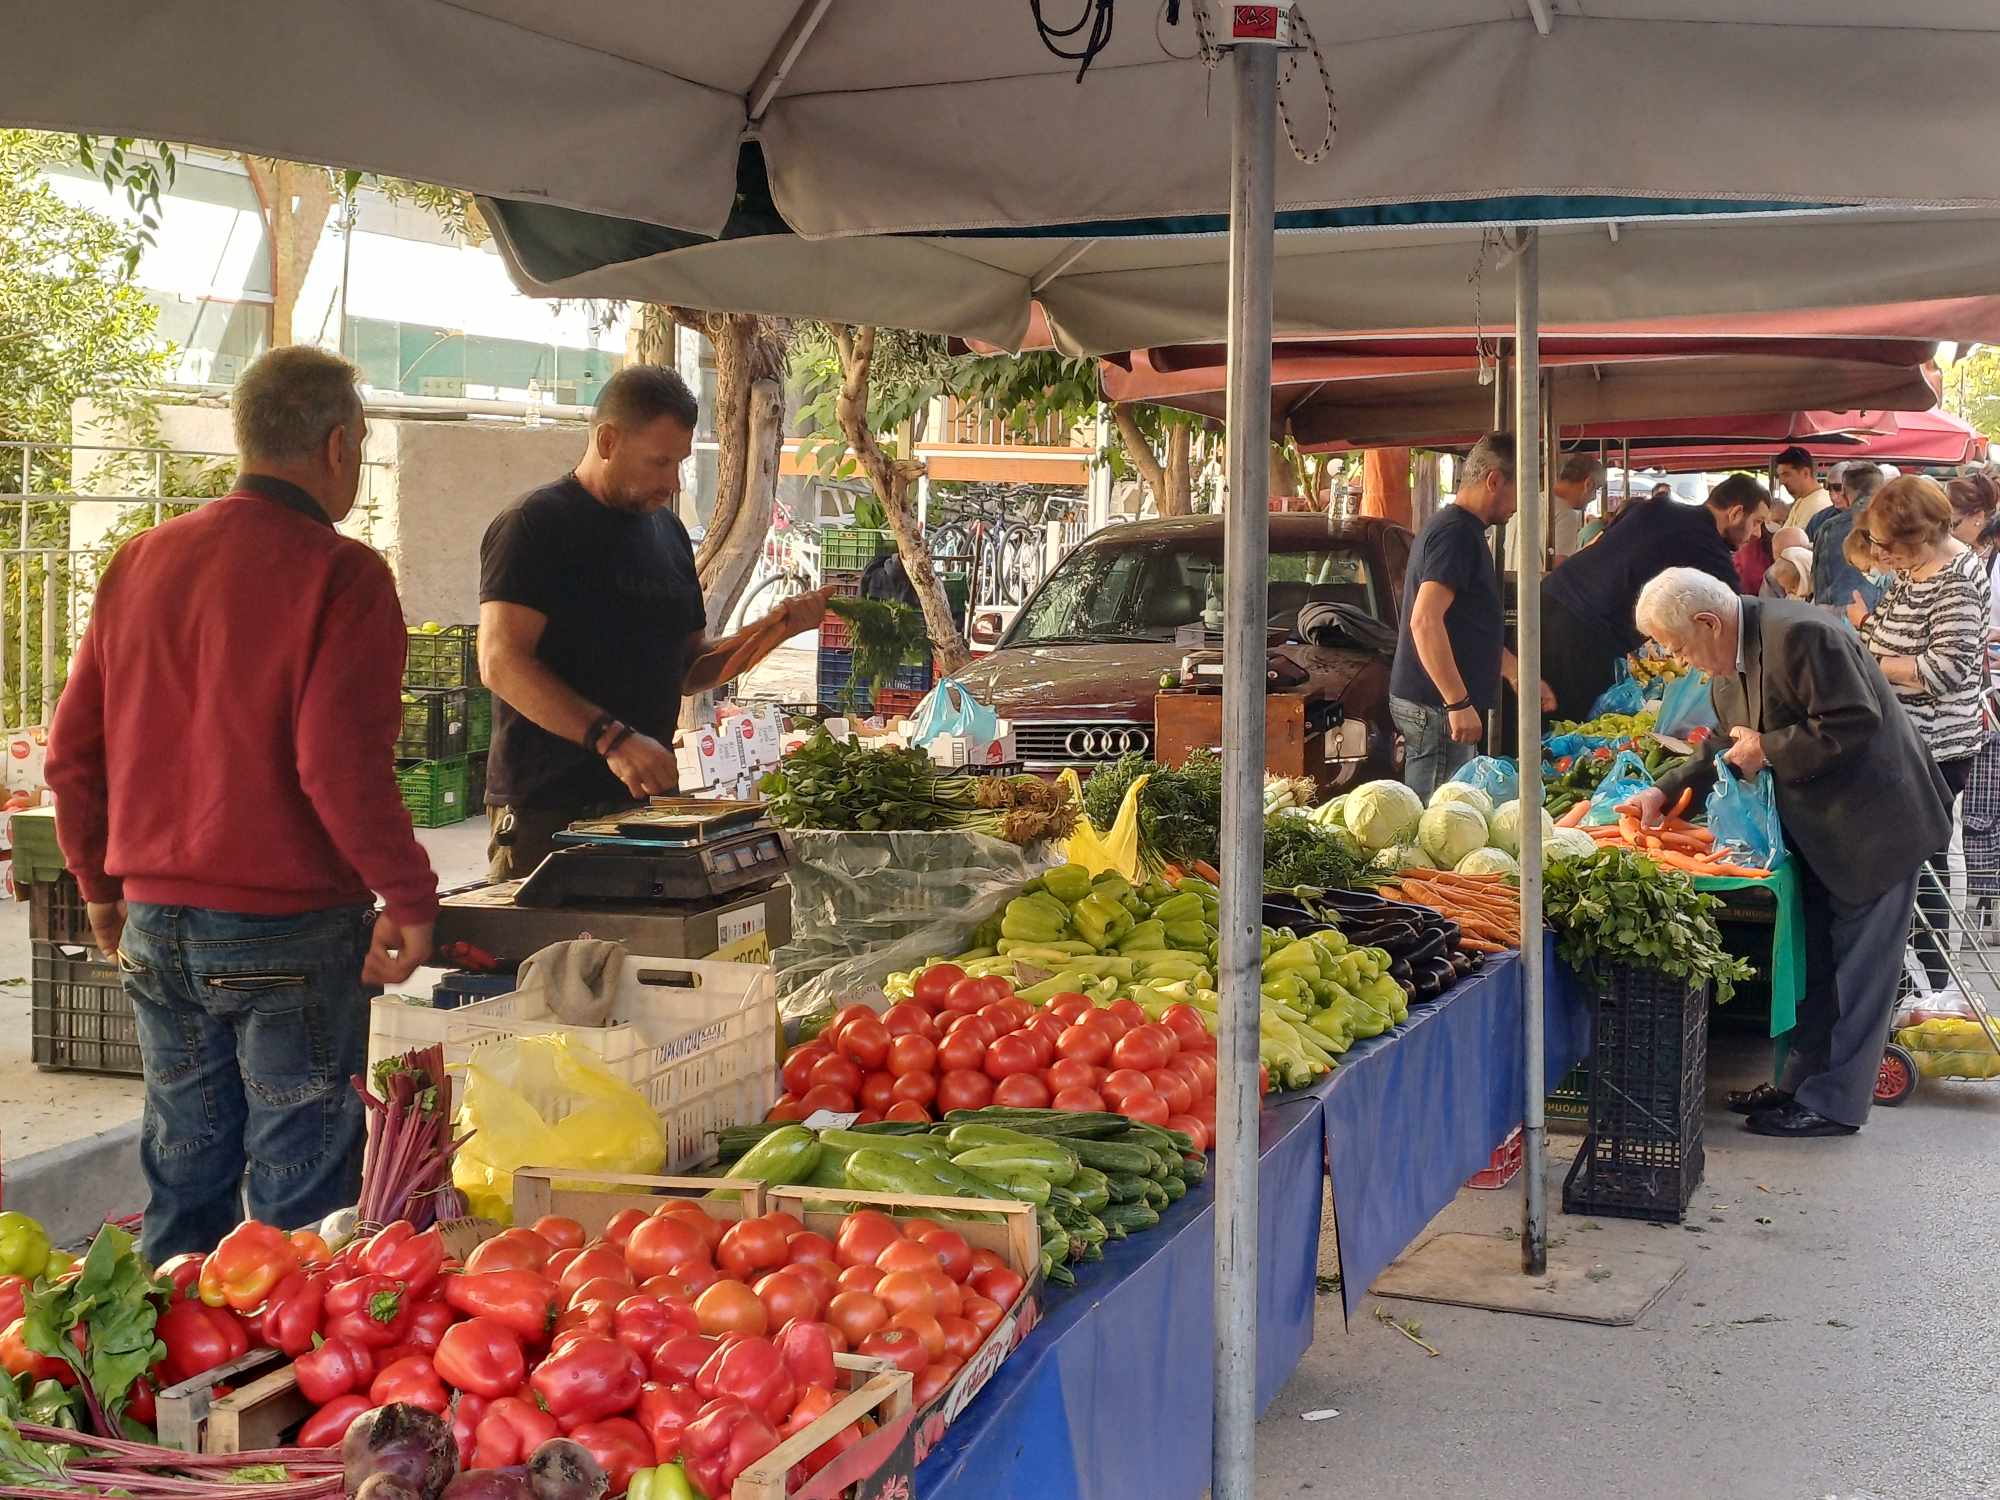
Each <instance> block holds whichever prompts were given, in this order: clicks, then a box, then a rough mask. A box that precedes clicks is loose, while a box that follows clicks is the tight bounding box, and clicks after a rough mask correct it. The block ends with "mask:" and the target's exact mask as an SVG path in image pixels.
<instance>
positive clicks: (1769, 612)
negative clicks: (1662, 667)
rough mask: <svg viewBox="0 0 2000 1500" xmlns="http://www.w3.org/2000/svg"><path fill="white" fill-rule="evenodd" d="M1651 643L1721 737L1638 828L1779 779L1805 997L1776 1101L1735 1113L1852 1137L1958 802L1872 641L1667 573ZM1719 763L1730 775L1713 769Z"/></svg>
mask: <svg viewBox="0 0 2000 1500" xmlns="http://www.w3.org/2000/svg"><path fill="white" fill-rule="evenodd" d="M1637 615H1638V622H1639V628H1640V629H1641V630H1643V631H1645V632H1646V634H1647V635H1649V636H1651V637H1652V638H1653V639H1654V640H1656V641H1658V642H1659V643H1660V644H1661V645H1662V646H1665V647H1666V648H1667V649H1668V650H1670V651H1673V652H1675V653H1677V654H1678V655H1680V656H1682V657H1684V658H1685V659H1686V660H1688V661H1690V662H1692V663H1693V664H1694V665H1695V666H1697V667H1700V668H1701V669H1702V670H1703V671H1705V672H1707V673H1708V674H1709V691H1710V695H1711V696H1712V697H1713V699H1714V702H1715V713H1716V721H1717V723H1718V724H1719V725H1720V729H1719V731H1718V732H1717V733H1716V734H1715V735H1714V736H1712V737H1711V738H1710V739H1709V741H1708V742H1707V744H1706V745H1704V746H1703V748H1702V751H1701V753H1700V754H1699V755H1697V756H1696V757H1694V758H1693V759H1691V760H1690V761H1688V763H1687V764H1686V765H1685V766H1683V767H1682V768H1681V769H1679V770H1677V771H1674V772H1672V773H1670V774H1668V775H1667V776H1665V777H1662V778H1661V780H1660V784H1659V785H1658V786H1656V787H1653V788H1651V789H1649V790H1648V791H1646V792H1645V793H1643V794H1642V795H1641V796H1640V797H1639V799H1638V802H1639V811H1640V815H1641V821H1642V822H1644V823H1649V824H1652V823H1657V822H1658V821H1659V819H1660V815H1661V811H1662V809H1663V808H1665V807H1666V806H1669V805H1671V803H1672V802H1673V801H1674V800H1675V799H1677V798H1678V797H1679V796H1680V794H1681V792H1682V791H1683V790H1684V789H1687V788H1692V789H1693V791H1694V793H1695V795H1696V796H1697V797H1705V796H1706V795H1707V794H1708V791H1709V789H1710V788H1711V787H1713V786H1714V784H1715V778H1716V777H1717V776H1718V775H1729V774H1734V775H1739V776H1743V777H1753V776H1755V775H1756V774H1757V773H1758V772H1759V771H1762V770H1764V769H1765V768H1766V767H1768V768H1769V769H1770V771H1771V774H1772V777H1773V780H1774V782H1775V785H1776V791H1777V804H1778V818H1779V821H1780V822H1781V823H1783V825H1784V829H1785V839H1786V842H1787V843H1788V844H1789V845H1790V847H1791V850H1792V852H1793V854H1794V855H1795V856H1796V857H1797V858H1798V861H1799V865H1800V877H1801V879H1800V885H1801V894H1802V896H1803V904H1804V907H1805V927H1806V993H1805V998H1804V1001H1803V1003H1802V1004H1801V1007H1800V1011H1799V1019H1798V1026H1797V1029H1796V1030H1795V1031H1794V1032H1793V1033H1792V1050H1791V1055H1790V1057H1789V1058H1788V1059H1787V1061H1786V1065H1785V1079H1784V1082H1783V1084H1782V1085H1781V1086H1775V1087H1774V1086H1773V1085H1771V1084H1762V1085H1760V1086H1759V1087H1757V1088H1755V1089H1751V1090H1749V1091H1747V1092H1745V1093H1742V1094H1735V1095H1731V1097H1730V1107H1731V1108H1733V1109H1735V1110H1737V1112H1738V1113H1741V1114H1746V1115H1748V1116H1749V1117H1750V1119H1749V1128H1750V1129H1751V1130H1753V1131H1755V1132H1757V1133H1758V1134H1759V1135H1774V1136H1830V1135H1852V1134H1853V1133H1854V1132H1855V1131H1856V1130H1858V1129H1860V1127H1861V1124H1862V1122H1863V1121H1864V1120H1866V1119H1867V1118H1868V1111H1869V1108H1870V1106H1871V1105H1872V1104H1873V1103H1874V1088H1875V1075H1876V1071H1877V1069H1878V1068H1879V1066H1880V1064H1881V1061H1882V1047H1883V1044H1884V1043H1885V1042H1886V1041H1887V1040H1888V1035H1889V1020H1890V1016H1891V1014H1892V1012H1893V1011H1894V1008H1895V998H1896V981H1897V977H1898V975H1899V974H1900V972H1901V967H1902V954H1903V947H1904V944H1905V943H1906V942H1907V941H1908V939H1909V932H1910V912H1911V908H1912V907H1913V905H1914V904H1915V901H1916V889H1917V871H1918V868H1919V867H1920V866H1921V865H1922V864H1923V862H1924V859H1925V858H1926V857H1927V856H1928V855H1929V854H1930V853H1932V852H1933V851H1935V850H1937V849H1941V848H1943V847H1944V844H1945V841H1946V840H1947V839H1948V838H1949V837H1950V832H1951V821H1950V808H1951V793H1950V791H1949V790H1948V789H1947V788H1946V786H1945V783H1944V778H1943V777H1942V776H1941V775H1939V774H1938V769H1937V766H1936V765H1935V764H1934V763H1933V762H1932V760H1931V757H1930V752H1929V751H1927V750H1925V749H1924V746H1923V743H1922V741H1921V740H1919V739H1918V738H1917V733H1916V729H1915V727H1914V726H1913V725H1912V724H1911V723H1910V721H1909V718H1908V716H1906V715H1905V714H1904V712H1903V709H1902V705H1901V704H1899V703H1898V702H1897V701H1896V696H1895V694H1894V693H1893V692H1891V691H1890V689H1889V684H1888V683H1887V681H1886V680H1884V678H1883V676H1882V673H1881V671H1880V670H1879V669H1878V668H1877V667H1876V665H1875V662H1874V659H1873V658H1872V657H1870V656H1869V654H1868V650H1867V648H1866V647H1865V646H1863V645H1862V644H1861V641H1860V638H1859V637H1858V636H1856V635H1855V633H1854V632H1853V631H1852V630H1849V629H1847V628H1846V626H1845V624H1844V622H1842V621H1841V620H1839V619H1838V618H1837V617H1835V616H1833V615H1830V614H1827V613H1825V612H1824V611H1821V610H1817V609H1814V608H1811V607H1810V606H1807V605H1802V604H1791V603H1785V602H1780V601H1777V600H1765V599H1745V598H1741V597H1739V596H1738V595H1736V594H1735V593H1733V592H1732V591H1731V590H1730V589H1729V588H1728V587H1727V586H1726V585H1724V584H1722V583H1719V582H1718V581H1717V580H1715V579H1714V578H1712V577H1710V576H1709V575H1708V574H1706V573H1702V572H1699V571H1697V570H1695V569H1693V568H1669V569H1667V570H1666V571H1665V572H1664V573H1661V574H1660V575H1659V576H1658V577H1657V578H1655V579H1653V580H1652V582H1650V583H1649V584H1647V585H1646V587H1645V588H1644V590H1642V591H1641V593H1640V595H1639V603H1638V609H1637ZM1718 762H1720V765H1718Z"/></svg>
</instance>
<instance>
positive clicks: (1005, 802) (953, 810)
mask: <svg viewBox="0 0 2000 1500" xmlns="http://www.w3.org/2000/svg"><path fill="white" fill-rule="evenodd" d="M758 785H759V788H760V790H762V792H763V793H764V796H765V798H766V799H767V801H768V805H769V811H770V814H771V818H772V820H773V821H774V822H776V823H777V824H778V825H779V826H780V827H784V828H811V829H818V830H824V831H830V832H836V833H885V832H902V831H908V832H916V833H929V832H937V831H949V830H956V831H959V832H964V833H983V834H987V835H990V836H991V837H994V838H1001V839H1005V840H1007V841H1008V842H1009V843H1013V844H1024V845H1025V844H1032V843H1034V842H1035V841H1036V840H1038V839H1045V838H1055V839H1062V838H1068V837H1069V835H1070V834H1071V833H1072V832H1073V831H1074V830H1075V828H1076V804H1075V803H1073V802H1071V801H1070V800H1069V798H1068V796H1067V795H1066V794H1065V793H1064V792H1063V790H1062V789H1061V787H1059V786H1058V785H1056V784H1055V783H1054V782H1048V781H1042V780H1041V779H1039V778H1038V777H1034V776H1006V777H1002V776H958V775H952V774H950V773H946V772H941V771H940V770H939V769H938V767H937V766H936V765H935V764H934V763H933V762H932V760H931V758H930V757H929V756H928V755H926V754H924V752H923V751H921V750H909V749H900V748H895V747H885V748H882V749H871V748H869V747H867V746H865V745H863V744H862V743H861V742H860V741H859V740H858V739H854V738H852V737H850V738H849V739H847V740H846V741H845V742H843V741H840V740H836V739H835V738H834V737H833V736H832V735H830V734H827V733H826V732H825V731H824V730H821V731H819V732H818V733H816V734H814V735H813V737H812V738H811V739H809V740H807V741H806V742H805V743H804V744H803V745H801V746H799V747H798V748H797V749H796V750H793V751H792V752H791V753H790V754H789V755H787V756H786V757H785V758H784V759H783V760H782V761H780V762H779V764H778V768H777V769H776V770H775V771H772V772H770V773H769V774H768V775H767V776H765V777H764V779H763V780H762V781H761V782H760V783H758Z"/></svg>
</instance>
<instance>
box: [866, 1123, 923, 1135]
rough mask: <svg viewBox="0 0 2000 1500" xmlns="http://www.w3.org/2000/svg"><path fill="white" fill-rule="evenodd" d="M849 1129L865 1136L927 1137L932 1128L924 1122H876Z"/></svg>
mask: <svg viewBox="0 0 2000 1500" xmlns="http://www.w3.org/2000/svg"><path fill="white" fill-rule="evenodd" d="M847 1128H848V1129H849V1130H857V1131H859V1132H860V1133H861V1134H863V1135H925V1134H928V1133H929V1131H930V1128H931V1127H930V1125H929V1123H928V1122H927V1121H924V1120H876V1121H874V1122H873V1123H871V1124H868V1125H850V1126H848V1127H847Z"/></svg>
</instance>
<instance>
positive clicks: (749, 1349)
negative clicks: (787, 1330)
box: [694, 1338, 799, 1422]
mask: <svg viewBox="0 0 2000 1500" xmlns="http://www.w3.org/2000/svg"><path fill="white" fill-rule="evenodd" d="M694 1388H695V1391H696V1393H697V1394H698V1395H701V1396H705V1397H707V1398H708V1399H710V1400H714V1399H715V1398H716V1397H717V1396H734V1397H735V1398H736V1399H737V1400H738V1401H741V1402H742V1403H743V1404H744V1405H745V1406H747V1407H749V1408H750V1409H751V1410H752V1411H757V1412H762V1413H763V1414H764V1415H765V1416H766V1417H767V1418H769V1419H770V1420H771V1421H772V1422H782V1421H784V1420H785V1418H786V1417H788V1416H790V1415H791V1413H792V1406H793V1404H794V1403H796V1402H797V1400H798V1399H799V1389H798V1384H797V1383H796V1382H795V1381H794V1380H793V1379H792V1376H791V1372H790V1371H789V1370H787V1369H786V1368H785V1361H784V1359H783V1358H782V1357H781V1356H780V1355H779V1353H778V1346H777V1345H776V1344H773V1343H772V1342H771V1341H770V1340H769V1339H754V1338H753V1339H743V1340H741V1341H740V1342H738V1343H735V1344H731V1345H730V1346H729V1347H728V1348H726V1349H718V1350H716V1351H715V1353H714V1354H712V1355H710V1356H709V1360H708V1363H707V1364H705V1365H703V1366H702V1367H701V1369H700V1370H698V1371H697V1372H696V1373H695V1377H694Z"/></svg>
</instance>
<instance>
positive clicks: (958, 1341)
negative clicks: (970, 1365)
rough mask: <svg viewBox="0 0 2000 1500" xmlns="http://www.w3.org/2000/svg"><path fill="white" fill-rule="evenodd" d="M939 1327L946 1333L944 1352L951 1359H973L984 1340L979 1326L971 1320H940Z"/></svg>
mask: <svg viewBox="0 0 2000 1500" xmlns="http://www.w3.org/2000/svg"><path fill="white" fill-rule="evenodd" d="M938 1326H939V1328H941V1329H942V1330H943V1331H944V1352H945V1355H946V1357H948V1358H950V1359H957V1360H966V1359H970V1358H972V1356H973V1355H974V1354H975V1353H977V1352H978V1350H979V1345H980V1343H981V1342H982V1341H983V1339H984V1335H983V1334H981V1333H980V1331H979V1325H978V1324H977V1323H974V1322H972V1321H971V1320H970V1319H969V1318H939V1319H938Z"/></svg>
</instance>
